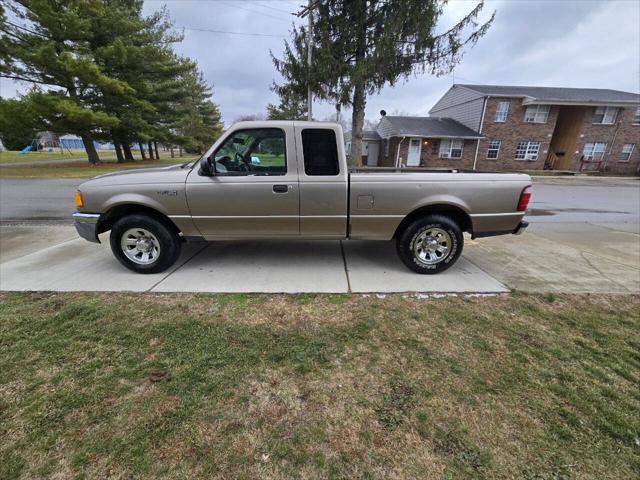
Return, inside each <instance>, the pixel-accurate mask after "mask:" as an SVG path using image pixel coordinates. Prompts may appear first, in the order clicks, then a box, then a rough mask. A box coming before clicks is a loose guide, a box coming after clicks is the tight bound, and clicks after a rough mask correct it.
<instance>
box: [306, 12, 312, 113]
mask: <svg viewBox="0 0 640 480" xmlns="http://www.w3.org/2000/svg"><path fill="white" fill-rule="evenodd" d="M312 2H313V0H309V6H308V7H307V9H308V12H307V13H308V15H309V18H308V22H309V23H308V26H307V120H309V121H311V120H312V118H313V94H312V93H311V50H312V47H313V45H312V42H313V37H312V36H311V29H312V28H313V10H312V6H313V5H312Z"/></svg>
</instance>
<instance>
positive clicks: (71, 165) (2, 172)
mask: <svg viewBox="0 0 640 480" xmlns="http://www.w3.org/2000/svg"><path fill="white" fill-rule="evenodd" d="M196 158H197V157H196V156H193V155H184V156H182V157H177V156H176V157H175V158H162V157H161V158H160V160H145V161H142V160H136V161H134V162H126V163H116V162H115V158H114V159H111V160H108V159H103V162H102V163H100V164H98V165H91V164H90V163H89V162H87V161H86V160H82V161H78V162H64V163H60V164H59V165H51V164H47V165H42V166H40V165H28V166H27V165H22V166H19V165H16V166H14V165H10V166H7V165H5V166H3V167H1V168H0V178H91V177H95V176H96V175H102V174H103V173H109V172H116V171H118V170H127V169H130V168H143V167H158V166H166V165H173V164H176V163H185V162H190V161H192V160H195V159H196Z"/></svg>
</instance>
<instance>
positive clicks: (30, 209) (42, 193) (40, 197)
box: [0, 178, 84, 223]
mask: <svg viewBox="0 0 640 480" xmlns="http://www.w3.org/2000/svg"><path fill="white" fill-rule="evenodd" d="M82 182H84V180H79V179H57V178H56V179H24V180H22V179H0V220H2V221H12V222H14V221H18V222H19V221H24V220H28V221H34V220H65V221H68V222H69V223H70V222H71V214H72V213H73V212H74V211H75V205H74V203H73V194H74V192H75V191H76V188H77V187H78V185H80V184H81V183H82Z"/></svg>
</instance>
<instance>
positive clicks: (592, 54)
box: [2, 0, 640, 123]
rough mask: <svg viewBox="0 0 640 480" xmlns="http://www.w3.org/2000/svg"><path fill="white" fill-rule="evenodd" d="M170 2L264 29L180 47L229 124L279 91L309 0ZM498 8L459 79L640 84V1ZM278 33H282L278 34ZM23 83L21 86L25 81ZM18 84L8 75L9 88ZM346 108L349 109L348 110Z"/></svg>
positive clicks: (400, 93) (387, 102) (395, 106)
mask: <svg viewBox="0 0 640 480" xmlns="http://www.w3.org/2000/svg"><path fill="white" fill-rule="evenodd" d="M163 4H166V5H167V8H168V10H169V13H170V15H171V17H172V19H173V20H174V23H175V25H176V27H177V28H179V27H190V28H193V29H204V30H225V31H232V32H245V33H254V34H255V33H258V34H266V35H276V36H274V37H269V36H244V35H242V36H241V35H232V34H221V33H211V32H203V31H196V30H190V29H189V30H185V39H184V41H183V42H182V43H181V44H179V45H177V47H176V49H177V50H178V51H179V53H181V54H183V55H186V56H189V57H191V58H193V59H195V60H197V61H198V63H199V65H200V68H201V69H202V70H203V72H204V74H205V77H206V78H207V80H208V81H209V82H210V83H212V84H213V85H214V100H215V101H216V102H217V103H219V104H220V106H221V109H222V114H223V118H224V120H225V122H226V123H230V122H232V121H234V120H235V119H236V118H238V117H239V116H241V115H247V114H254V113H263V112H264V110H265V106H266V105H267V103H269V102H275V101H276V98H275V96H274V95H273V93H272V92H271V91H270V90H269V86H270V84H271V82H272V81H273V80H274V79H275V80H279V78H278V74H277V72H276V71H275V68H274V67H273V64H272V62H271V58H270V57H269V50H273V51H274V52H275V53H276V54H279V53H280V52H281V51H282V45H283V40H284V38H283V37H286V36H288V31H289V30H290V27H291V23H292V22H293V21H296V22H298V23H299V22H300V20H299V19H297V18H296V17H294V16H292V15H290V14H287V13H286V12H287V11H290V12H294V11H296V10H297V9H298V8H299V6H300V5H301V4H306V0H304V1H303V0H297V1H289V0H275V1H274V0H259V1H254V0H248V1H237V0H236V1H233V0H229V1H223V0H215V1H208V0H200V1H197V0H174V1H147V2H146V3H145V10H146V11H147V12H151V11H153V10H157V9H159V8H161V7H162V5H163ZM474 4H475V3H474V2H470V1H457V2H456V1H453V2H451V3H450V4H449V5H448V6H447V7H446V9H445V14H444V16H443V18H442V28H446V26H447V25H450V24H452V23H453V22H454V21H455V20H456V19H458V18H460V17H461V16H462V15H464V13H466V12H467V11H468V10H469V9H470V8H472V7H473V5H474ZM493 10H496V11H497V16H496V21H495V23H494V25H493V26H492V28H491V29H490V30H489V32H488V34H487V35H486V36H485V38H483V39H481V40H480V42H479V43H478V45H477V46H476V47H474V48H472V49H469V50H468V51H467V53H466V54H465V56H464V59H463V61H462V63H461V64H460V65H459V66H458V67H457V68H456V71H455V81H456V82H458V83H490V84H491V83H493V84H522V85H558V86H568V87H581V86H582V87H586V86H589V87H599V88H613V89H620V90H627V91H634V92H638V91H640V66H639V65H640V27H639V25H640V2H637V1H635V0H628V1H627V0H618V1H608V2H601V1H589V0H584V1H571V0H569V1H555V0H535V1H530V0H495V1H487V5H486V7H485V13H484V15H485V16H486V17H488V15H489V14H490V13H491V11H493ZM277 36H281V37H277ZM452 80H453V76H451V75H449V76H445V77H439V78H436V77H432V76H428V75H420V76H417V77H411V78H409V79H407V80H406V81H400V82H398V83H397V84H396V85H395V86H394V87H393V88H392V87H386V88H384V89H383V90H382V91H381V92H380V93H379V94H376V95H372V96H370V97H369V99H368V102H367V118H369V119H376V118H377V117H378V112H379V110H380V109H383V108H384V109H386V110H387V111H389V112H393V111H402V112H406V113H413V114H426V113H427V111H428V110H429V108H430V107H431V106H432V105H433V104H434V103H435V101H436V100H437V99H438V98H439V97H440V96H441V95H442V94H443V93H444V92H445V91H446V90H447V88H449V86H450V85H451V83H452ZM22 89H24V87H22ZM14 90H15V85H14V84H11V83H10V82H3V83H2V94H3V95H5V96H6V95H12V94H13V91H14ZM314 113H315V116H316V117H317V118H325V117H328V116H329V115H332V114H333V113H334V107H333V106H332V105H329V104H322V103H317V104H316V105H314ZM347 114H348V112H347Z"/></svg>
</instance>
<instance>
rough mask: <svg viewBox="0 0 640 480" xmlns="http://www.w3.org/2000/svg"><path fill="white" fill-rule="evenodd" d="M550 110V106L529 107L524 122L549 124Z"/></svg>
mask: <svg viewBox="0 0 640 480" xmlns="http://www.w3.org/2000/svg"><path fill="white" fill-rule="evenodd" d="M550 108H551V107H550V106H549V105H529V106H528V107H527V110H526V111H525V112H524V121H525V122H527V123H547V120H548V119H549V110H550Z"/></svg>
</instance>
